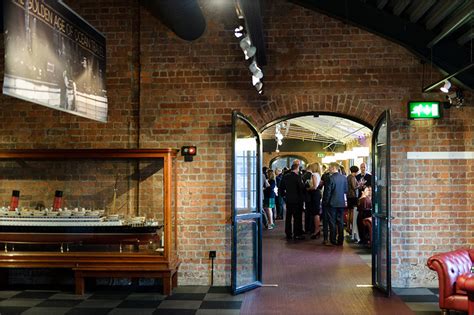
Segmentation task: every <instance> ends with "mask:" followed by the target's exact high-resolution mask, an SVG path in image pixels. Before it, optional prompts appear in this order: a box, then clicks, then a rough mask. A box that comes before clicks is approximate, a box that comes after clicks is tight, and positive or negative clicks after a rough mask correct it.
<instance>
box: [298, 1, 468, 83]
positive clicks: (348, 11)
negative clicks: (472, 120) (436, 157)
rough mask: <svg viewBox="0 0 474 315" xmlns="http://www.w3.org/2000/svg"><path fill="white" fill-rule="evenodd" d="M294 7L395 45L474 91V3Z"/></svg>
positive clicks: (315, 3)
mask: <svg viewBox="0 0 474 315" xmlns="http://www.w3.org/2000/svg"><path fill="white" fill-rule="evenodd" d="M290 2H293V3H295V4H299V5H301V6H303V7H305V8H308V9H311V10H314V11H317V12H320V13H323V14H326V15H329V16H332V17H334V18H336V19H339V20H343V21H345V22H347V23H349V24H352V25H355V26H358V27H360V28H363V29H365V30H367V31H369V32H371V33H375V34H377V35H379V36H382V37H384V38H386V39H388V40H390V41H393V42H396V43H398V44H400V45H402V46H404V47H405V48H407V49H408V50H410V51H411V52H412V53H414V54H415V55H417V56H419V57H420V58H421V59H422V60H424V61H426V62H429V63H432V64H433V65H435V66H436V67H438V68H439V69H440V70H441V71H442V72H443V73H444V74H445V75H446V77H448V76H450V75H453V74H454V76H453V79H454V81H455V83H456V84H457V85H460V86H463V87H464V88H467V89H470V90H473V89H474V66H473V45H474V44H473V38H474V27H473V25H474V0H290ZM433 83H435V82H433ZM428 87H429V85H428V86H426V87H425V89H424V90H425V91H426V90H429V89H427V88H428ZM434 87H435V86H432V87H431V88H434Z"/></svg>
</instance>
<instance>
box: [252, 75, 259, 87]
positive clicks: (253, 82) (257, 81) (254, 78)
mask: <svg viewBox="0 0 474 315" xmlns="http://www.w3.org/2000/svg"><path fill="white" fill-rule="evenodd" d="M258 83H260V79H259V78H257V77H256V76H254V75H253V76H252V85H253V86H256V85H257V84H258Z"/></svg>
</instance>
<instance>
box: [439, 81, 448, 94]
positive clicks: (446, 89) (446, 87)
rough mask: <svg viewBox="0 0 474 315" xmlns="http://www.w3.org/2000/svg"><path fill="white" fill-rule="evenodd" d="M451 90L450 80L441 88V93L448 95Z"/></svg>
mask: <svg viewBox="0 0 474 315" xmlns="http://www.w3.org/2000/svg"><path fill="white" fill-rule="evenodd" d="M450 88H451V82H449V80H446V81H444V85H443V86H442V87H441V88H440V90H441V92H443V93H448V92H449V89H450Z"/></svg>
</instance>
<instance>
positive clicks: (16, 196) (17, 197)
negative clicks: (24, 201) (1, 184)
mask: <svg viewBox="0 0 474 315" xmlns="http://www.w3.org/2000/svg"><path fill="white" fill-rule="evenodd" d="M19 202H20V191H19V190H14V191H13V192H12V200H11V202H10V211H15V210H16V209H17V208H18V203H19Z"/></svg>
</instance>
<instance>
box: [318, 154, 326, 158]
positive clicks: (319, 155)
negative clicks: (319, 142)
mask: <svg viewBox="0 0 474 315" xmlns="http://www.w3.org/2000/svg"><path fill="white" fill-rule="evenodd" d="M325 156H326V154H324V153H318V157H320V158H323V157H325Z"/></svg>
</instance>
